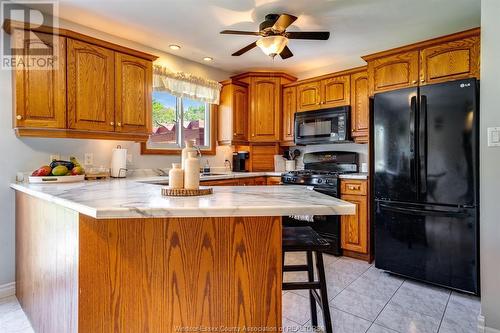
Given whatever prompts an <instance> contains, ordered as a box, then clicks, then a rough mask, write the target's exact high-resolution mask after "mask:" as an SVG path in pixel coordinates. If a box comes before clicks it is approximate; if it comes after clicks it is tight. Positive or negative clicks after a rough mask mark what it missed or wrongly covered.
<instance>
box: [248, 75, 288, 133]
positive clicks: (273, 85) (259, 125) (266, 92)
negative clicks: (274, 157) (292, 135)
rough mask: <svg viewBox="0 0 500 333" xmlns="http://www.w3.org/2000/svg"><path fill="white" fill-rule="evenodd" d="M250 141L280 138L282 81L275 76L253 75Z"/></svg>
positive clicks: (251, 84)
mask: <svg viewBox="0 0 500 333" xmlns="http://www.w3.org/2000/svg"><path fill="white" fill-rule="evenodd" d="M250 82H251V83H250V103H251V107H250V116H249V118H250V129H249V132H250V138H249V139H250V141H254V142H272V141H279V140H280V127H281V110H280V100H281V83H280V79H279V78H275V77H251V80H250Z"/></svg>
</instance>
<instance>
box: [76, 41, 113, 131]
mask: <svg viewBox="0 0 500 333" xmlns="http://www.w3.org/2000/svg"><path fill="white" fill-rule="evenodd" d="M67 50H68V74H67V80H68V81H67V84H68V125H69V128H71V129H78V130H93V131H114V129H115V109H114V108H115V105H114V98H115V96H114V89H115V84H114V79H115V76H114V63H115V61H114V52H113V51H111V50H109V49H106V48H103V47H99V46H96V45H92V44H89V43H86V42H82V41H77V40H73V39H68V45H67Z"/></svg>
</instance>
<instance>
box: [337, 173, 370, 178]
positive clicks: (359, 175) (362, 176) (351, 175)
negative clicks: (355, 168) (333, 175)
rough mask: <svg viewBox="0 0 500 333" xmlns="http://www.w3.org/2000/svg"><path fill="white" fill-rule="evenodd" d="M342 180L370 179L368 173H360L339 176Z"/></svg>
mask: <svg viewBox="0 0 500 333" xmlns="http://www.w3.org/2000/svg"><path fill="white" fill-rule="evenodd" d="M339 178H340V179H368V173H367V172H359V173H346V174H343V175H339Z"/></svg>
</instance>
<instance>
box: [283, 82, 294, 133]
mask: <svg viewBox="0 0 500 333" xmlns="http://www.w3.org/2000/svg"><path fill="white" fill-rule="evenodd" d="M296 109H297V89H296V87H295V86H292V87H287V88H283V141H285V142H293V141H294V126H295V121H294V120H295V119H294V115H295V110H296Z"/></svg>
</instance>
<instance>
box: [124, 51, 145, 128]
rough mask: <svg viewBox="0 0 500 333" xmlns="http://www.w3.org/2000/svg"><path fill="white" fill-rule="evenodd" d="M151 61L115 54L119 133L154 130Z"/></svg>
mask: <svg viewBox="0 0 500 333" xmlns="http://www.w3.org/2000/svg"><path fill="white" fill-rule="evenodd" d="M152 75H153V74H152V66H151V61H148V60H144V59H140V58H137V57H134V56H130V55H126V54H123V53H118V52H117V53H116V54H115V86H116V89H115V110H116V124H115V128H116V131H117V132H125V133H149V132H150V129H151V125H152V124H151V108H152V98H151V90H152V87H151V82H152Z"/></svg>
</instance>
